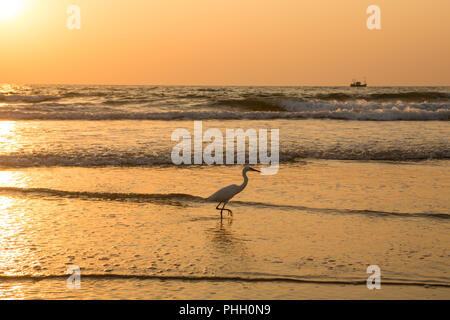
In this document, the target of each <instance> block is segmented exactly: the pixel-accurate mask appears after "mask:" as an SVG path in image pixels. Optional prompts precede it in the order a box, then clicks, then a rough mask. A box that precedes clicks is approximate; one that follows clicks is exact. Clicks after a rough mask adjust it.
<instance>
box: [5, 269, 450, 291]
mask: <svg viewBox="0 0 450 320" xmlns="http://www.w3.org/2000/svg"><path fill="white" fill-rule="evenodd" d="M67 276H68V275H67V274H52V275H0V280H2V281H24V280H31V281H39V280H66V279H67ZM82 277H83V279H90V280H174V281H215V282H218V281H220V282H294V283H310V284H322V285H364V286H365V285H366V283H367V280H366V279H359V280H351V279H348V280H338V279H333V278H330V279H324V278H319V279H314V278H310V277H300V276H296V275H280V276H226V275H224V276H207V275H206V276H205V275H199V276H193V275H182V274H180V275H155V274H134V273H131V274H126V273H122V274H120V273H86V272H83V275H82ZM383 285H388V286H432V287H446V288H448V287H450V283H448V282H443V281H439V280H414V279H394V278H383Z"/></svg>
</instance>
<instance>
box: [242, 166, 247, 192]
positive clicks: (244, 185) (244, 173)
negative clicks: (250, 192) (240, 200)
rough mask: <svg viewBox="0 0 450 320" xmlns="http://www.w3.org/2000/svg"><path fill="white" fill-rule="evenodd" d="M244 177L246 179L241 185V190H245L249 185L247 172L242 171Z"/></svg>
mask: <svg viewBox="0 0 450 320" xmlns="http://www.w3.org/2000/svg"><path fill="white" fill-rule="evenodd" d="M242 176H243V177H244V182H243V183H242V184H241V190H242V189H244V188H245V187H246V186H247V183H248V178H247V171H242Z"/></svg>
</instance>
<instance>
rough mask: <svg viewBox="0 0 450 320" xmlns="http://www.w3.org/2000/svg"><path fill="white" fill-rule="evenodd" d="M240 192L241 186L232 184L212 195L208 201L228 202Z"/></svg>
mask: <svg viewBox="0 0 450 320" xmlns="http://www.w3.org/2000/svg"><path fill="white" fill-rule="evenodd" d="M239 191H240V189H239V186H237V185H235V184H232V185H229V186H227V187H224V188H222V189H220V190H219V191H217V192H215V193H214V194H212V195H211V196H210V197H209V198H207V200H211V201H227V200H230V199H231V198H233V196H234V195H235V194H236V193H238V192H239Z"/></svg>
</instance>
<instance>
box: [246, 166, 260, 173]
mask: <svg viewBox="0 0 450 320" xmlns="http://www.w3.org/2000/svg"><path fill="white" fill-rule="evenodd" d="M249 168H250V170H252V171H256V172H259V173H261V171H259V170H256V169H253V168H252V167H249Z"/></svg>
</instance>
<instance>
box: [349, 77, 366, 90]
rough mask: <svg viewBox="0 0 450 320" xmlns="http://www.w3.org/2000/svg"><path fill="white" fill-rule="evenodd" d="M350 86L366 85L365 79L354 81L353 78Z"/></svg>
mask: <svg viewBox="0 0 450 320" xmlns="http://www.w3.org/2000/svg"><path fill="white" fill-rule="evenodd" d="M350 87H357V88H361V87H367V82H366V80H364V82H361V81H356V80H355V79H353V80H352V83H351V84H350Z"/></svg>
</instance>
